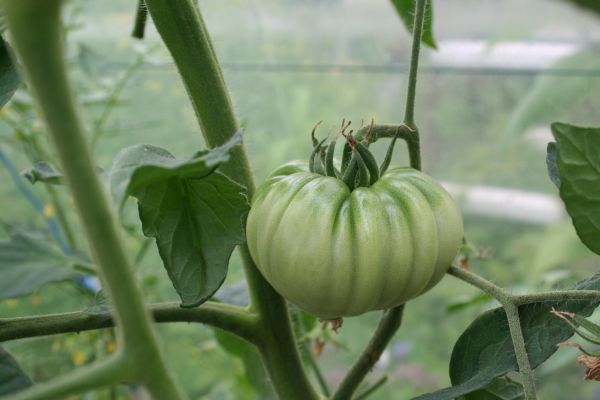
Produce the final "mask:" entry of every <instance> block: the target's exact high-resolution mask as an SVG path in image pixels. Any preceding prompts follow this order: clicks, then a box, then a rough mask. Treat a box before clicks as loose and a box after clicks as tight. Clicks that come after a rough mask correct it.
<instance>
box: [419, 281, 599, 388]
mask: <svg viewBox="0 0 600 400" xmlns="http://www.w3.org/2000/svg"><path fill="white" fill-rule="evenodd" d="M574 289H578V290H599V289H600V274H596V275H594V276H593V277H591V278H590V279H587V280H584V281H581V282H579V283H578V284H576V285H575V287H574ZM597 305H598V302H589V301H563V302H536V303H531V304H526V305H523V306H521V307H519V314H520V319H521V326H522V329H523V336H524V338H525V343H526V346H527V353H528V356H529V361H530V363H531V366H532V368H535V367H537V366H538V365H540V364H541V363H543V362H544V361H546V360H547V359H548V357H550V356H551V355H552V354H553V353H554V352H555V351H556V349H557V347H556V345H557V344H558V343H561V342H564V341H565V340H566V339H568V338H569V337H571V336H572V335H573V330H572V329H571V328H570V327H569V326H567V325H566V324H564V323H563V322H562V321H560V320H558V318H556V317H554V316H553V315H552V314H551V313H550V311H551V310H552V308H555V309H559V310H565V311H569V312H575V313H578V314H581V315H585V316H588V315H590V314H591V313H592V311H593V310H594V309H595V308H596V306H597ZM510 337H511V335H510V332H509V327H508V324H507V319H506V313H505V311H504V309H503V308H495V309H493V310H490V311H487V312H485V313H484V314H482V315H480V316H479V317H477V319H475V321H473V322H472V323H471V325H469V327H468V328H467V329H466V330H465V331H464V332H463V333H462V335H461V336H460V338H459V339H458V340H457V342H456V345H455V346H454V349H453V351H452V358H451V360H450V380H451V381H452V385H453V386H452V387H450V388H446V389H442V390H439V391H436V392H433V393H429V394H426V395H423V396H419V397H418V399H419V400H450V399H454V398H456V397H458V396H462V395H465V394H468V393H471V392H473V391H476V390H479V389H483V388H486V387H487V386H488V385H489V384H490V383H491V382H492V381H493V380H494V378H496V377H500V376H503V375H505V374H507V373H508V372H511V371H517V370H518V366H517V360H516V358H515V353H514V348H513V344H512V343H511V341H510V340H509V338H510Z"/></svg>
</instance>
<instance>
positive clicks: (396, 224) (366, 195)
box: [246, 128, 463, 318]
mask: <svg viewBox="0 0 600 400" xmlns="http://www.w3.org/2000/svg"><path fill="white" fill-rule="evenodd" d="M344 129H345V128H343V129H342V131H341V132H340V133H343V130H344ZM338 136H339V135H338ZM345 136H346V143H345V145H344V152H343V158H342V162H341V169H339V170H338V168H337V167H336V166H335V163H334V149H335V145H336V139H337V138H336V139H334V140H333V141H331V142H330V144H329V145H327V146H323V144H324V141H320V142H319V141H317V140H313V144H314V150H313V153H312V155H311V157H310V160H309V162H308V163H307V162H303V161H292V162H289V163H287V164H284V165H282V166H281V167H279V168H278V169H276V170H275V171H274V172H273V173H272V174H271V176H270V177H269V178H268V179H267V180H266V181H265V182H263V183H262V184H261V185H260V186H259V188H258V189H257V191H256V193H255V195H254V197H253V199H252V208H251V210H250V214H249V216H248V222H247V228H246V231H247V240H248V246H249V249H250V253H251V255H252V258H253V259H254V261H255V262H256V264H257V266H258V268H259V270H260V271H261V273H262V274H263V275H264V277H265V278H266V279H267V281H269V283H270V284H271V285H272V286H273V287H274V288H275V290H276V291H278V292H279V293H280V294H281V295H282V296H283V297H285V298H286V299H287V300H289V301H291V302H292V303H295V304H296V305H298V306H299V307H300V308H302V309H304V310H306V311H308V312H310V313H312V314H314V315H316V316H319V317H323V318H337V317H343V316H352V315H359V314H362V313H365V312H367V311H371V310H381V309H387V308H391V307H395V306H398V305H400V304H403V303H405V302H406V301H408V300H410V299H412V298H414V297H417V296H419V295H421V294H422V293H424V292H426V291H428V290H429V289H431V288H432V287H433V286H435V285H436V284H437V283H438V282H439V281H440V280H441V279H442V278H443V276H444V275H445V273H446V271H447V269H448V267H449V266H450V263H451V262H452V260H453V259H454V257H455V255H456V253H457V252H458V250H459V248H460V246H461V242H462V237H463V222H462V217H461V213H460V210H459V209H458V207H457V205H456V203H455V202H454V200H453V199H452V197H451V196H450V195H449V194H448V192H447V191H446V190H445V189H444V188H443V187H442V186H441V185H440V184H439V183H438V182H436V181H435V180H434V179H433V178H431V177H429V176H428V175H426V174H424V173H422V172H420V171H417V170H415V169H412V168H408V167H392V168H388V166H389V164H390V159H391V154H392V151H393V146H394V143H395V138H394V139H393V140H392V142H391V144H390V148H389V149H388V153H387V155H386V158H385V159H384V161H383V163H382V164H381V166H377V164H376V160H375V158H374V157H373V155H372V153H371V152H370V150H369V149H368V145H369V143H368V140H369V135H367V136H365V138H364V139H363V140H357V139H356V138H355V137H353V136H352V133H351V132H350V133H349V134H347V135H345Z"/></svg>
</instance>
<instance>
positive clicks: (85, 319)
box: [0, 301, 257, 342]
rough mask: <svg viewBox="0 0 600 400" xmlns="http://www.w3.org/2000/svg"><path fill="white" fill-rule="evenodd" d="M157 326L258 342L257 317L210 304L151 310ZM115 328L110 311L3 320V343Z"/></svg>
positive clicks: (170, 305)
mask: <svg viewBox="0 0 600 400" xmlns="http://www.w3.org/2000/svg"><path fill="white" fill-rule="evenodd" d="M148 309H149V310H150V312H151V314H152V316H153V318H154V321H155V322H161V323H162V322H188V323H189V322H198V323H202V324H206V325H210V326H212V327H215V328H219V329H223V330H224V331H227V332H230V333H233V334H235V335H237V336H239V337H241V338H244V339H246V340H247V341H249V342H254V341H255V336H256V328H255V325H256V323H257V317H256V315H254V314H251V313H249V312H248V311H247V310H245V309H244V308H241V307H236V306H232V305H229V304H222V303H215V302H212V301H208V302H206V303H204V304H202V305H201V306H200V307H198V308H181V307H180V306H179V303H158V304H151V305H150V306H148ZM112 326H114V319H113V316H112V313H111V312H110V311H106V312H95V313H88V312H86V311H76V312H68V313H61V314H49V315H40V316H33V317H18V318H0V342H5V341H8V340H14V339H22V338H29V337H37V336H46V335H56V334H60V333H68V332H82V331H89V330H94V329H101V328H109V327H112Z"/></svg>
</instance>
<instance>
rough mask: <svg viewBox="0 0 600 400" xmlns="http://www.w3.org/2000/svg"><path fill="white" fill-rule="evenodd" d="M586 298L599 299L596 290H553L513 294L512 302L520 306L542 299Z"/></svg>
mask: <svg viewBox="0 0 600 400" xmlns="http://www.w3.org/2000/svg"><path fill="white" fill-rule="evenodd" d="M568 300H573V301H575V300H588V301H600V291H598V290H555V291H551V292H539V293H531V294H522V295H513V302H514V303H515V305H517V306H520V305H523V304H530V303H538V302H542V301H568Z"/></svg>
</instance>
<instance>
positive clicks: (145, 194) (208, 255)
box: [109, 133, 249, 307]
mask: <svg viewBox="0 0 600 400" xmlns="http://www.w3.org/2000/svg"><path fill="white" fill-rule="evenodd" d="M240 143H241V134H240V133H237V134H236V135H234V137H233V138H232V139H231V140H230V141H229V142H227V143H226V144H224V145H223V146H221V147H217V148H215V149H213V150H211V151H204V152H201V153H199V154H197V155H196V156H195V157H193V158H191V159H190V160H187V161H178V160H176V159H175V158H174V157H173V156H172V155H171V154H170V153H169V152H167V151H166V150H164V149H161V148H158V147H154V146H148V145H144V146H133V147H130V148H127V149H125V150H124V151H122V152H121V153H119V155H118V156H117V158H116V159H115V162H114V163H113V166H112V168H111V171H110V174H109V183H110V188H111V193H112V195H113V199H114V200H115V204H117V205H119V206H120V205H121V204H122V203H123V201H124V199H125V197H126V195H128V194H132V195H134V196H135V197H137V199H138V210H139V215H140V220H141V221H142V229H143V232H144V235H146V236H147V237H153V238H155V239H156V244H157V246H158V251H159V254H160V257H161V259H162V261H163V264H164V266H165V268H166V270H167V273H168V274H169V278H170V279H171V282H172V283H173V286H174V287H175V289H176V290H177V293H178V294H179V296H180V297H181V302H182V304H181V305H182V307H195V306H197V305H199V304H201V303H202V302H204V301H205V300H206V299H208V298H209V297H210V296H212V295H213V294H214V293H215V292H216V291H217V289H218V288H219V287H220V286H221V284H222V283H223V281H224V280H225V277H226V275H227V267H228V263H229V258H230V256H231V253H232V252H233V250H234V248H235V247H236V246H237V245H239V244H241V243H243V242H244V240H245V236H244V229H243V228H244V224H245V218H246V214H247V213H248V210H249V205H248V198H247V196H246V191H245V188H244V187H243V186H241V185H239V184H237V183H236V182H234V181H232V180H231V179H229V178H228V177H226V176H225V175H223V174H221V173H220V172H215V169H216V168H217V167H218V166H219V165H220V164H221V163H222V162H225V161H227V160H228V159H229V151H230V150H231V149H232V148H233V147H235V146H237V145H239V144H240Z"/></svg>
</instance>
